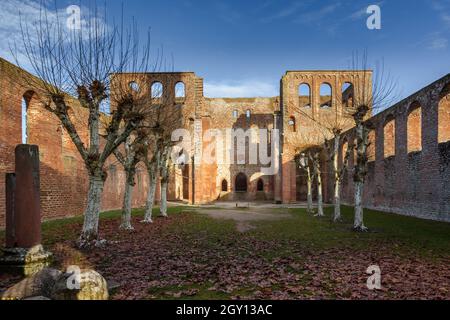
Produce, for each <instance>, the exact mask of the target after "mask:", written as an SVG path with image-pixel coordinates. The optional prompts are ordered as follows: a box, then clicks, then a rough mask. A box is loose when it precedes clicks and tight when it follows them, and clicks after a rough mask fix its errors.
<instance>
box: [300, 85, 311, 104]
mask: <svg viewBox="0 0 450 320" xmlns="http://www.w3.org/2000/svg"><path fill="white" fill-rule="evenodd" d="M298 96H299V101H300V108H306V109H308V108H311V88H310V87H309V84H307V83H302V84H301V85H300V86H299V87H298Z"/></svg>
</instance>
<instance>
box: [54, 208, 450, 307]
mask: <svg viewBox="0 0 450 320" xmlns="http://www.w3.org/2000/svg"><path fill="white" fill-rule="evenodd" d="M195 219H198V217H196V216H193V215H190V214H180V215H176V216H172V217H170V218H169V219H156V221H155V223H154V224H152V225H143V224H140V223H139V219H138V218H135V219H134V221H133V224H134V226H135V228H136V230H135V231H134V232H131V233H128V232H119V231H118V226H119V221H113V220H108V221H104V222H103V223H102V226H101V232H102V235H103V236H104V237H105V238H107V239H110V240H115V241H114V242H112V243H110V244H109V245H108V246H107V248H105V249H95V250H91V251H84V252H82V253H81V254H82V255H81V256H82V257H81V256H80V252H78V251H77V250H75V249H73V248H74V243H72V242H66V243H64V244H59V245H58V246H57V247H56V249H57V250H56V251H55V255H56V256H57V258H58V259H59V263H60V264H61V265H62V264H64V265H67V264H70V263H71V261H70V260H71V259H74V261H73V262H76V263H85V264H87V265H88V266H90V267H93V268H95V269H96V270H97V271H99V272H100V273H101V274H102V275H103V276H104V277H105V278H106V279H107V280H112V281H114V282H117V283H119V284H120V288H119V289H118V291H117V292H116V293H115V294H114V295H113V299H149V298H175V299H178V298H189V297H191V298H195V297H199V294H202V297H204V296H205V295H206V296H207V297H212V298H214V297H228V298H232V299H335V298H337V299H450V272H449V269H448V267H449V265H450V263H449V262H450V260H449V257H448V256H446V257H440V258H436V259H428V258H424V257H416V256H414V255H413V254H411V256H399V255H396V254H394V253H393V252H392V250H391V247H390V244H389V243H379V244H377V245H374V246H373V247H371V248H370V249H369V250H363V249H354V248H348V247H345V246H344V247H339V248H331V249H326V250H315V249H312V248H311V247H308V246H307V245H305V244H302V243H298V242H295V241H293V240H279V241H274V240H271V241H268V240H262V239H259V238H257V237H256V236H254V235H252V233H244V234H241V233H238V232H231V231H230V232H229V233H227V234H224V235H222V236H221V237H217V236H211V234H210V233H209V231H208V230H202V231H201V232H189V228H186V226H187V225H189V224H195V223H196V221H195ZM217 223H220V222H217ZM72 227H74V228H79V226H78V225H76V226H75V225H74V226H72ZM177 230H178V231H177ZM64 246H66V247H67V248H66V249H63V247H64ZM74 252H75V253H74ZM373 264H376V265H379V266H380V268H381V271H382V289H381V290H377V291H370V290H368V289H367V287H366V281H367V278H368V276H369V275H367V274H366V269H367V267H369V266H370V265H373Z"/></svg>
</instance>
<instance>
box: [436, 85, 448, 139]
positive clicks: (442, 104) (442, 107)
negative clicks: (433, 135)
mask: <svg viewBox="0 0 450 320" xmlns="http://www.w3.org/2000/svg"><path fill="white" fill-rule="evenodd" d="M439 98H440V100H439V107H438V143H443V142H447V141H450V125H449V123H450V83H447V85H446V86H445V87H444V89H442V91H441V94H440V95H439Z"/></svg>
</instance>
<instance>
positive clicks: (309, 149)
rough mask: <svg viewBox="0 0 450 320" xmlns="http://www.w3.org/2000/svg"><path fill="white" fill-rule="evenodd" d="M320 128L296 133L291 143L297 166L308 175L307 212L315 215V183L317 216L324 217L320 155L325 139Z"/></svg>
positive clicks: (293, 134)
mask: <svg viewBox="0 0 450 320" xmlns="http://www.w3.org/2000/svg"><path fill="white" fill-rule="evenodd" d="M319 129H320V128H319V127H313V128H310V129H309V130H308V129H306V130H303V131H296V132H295V133H292V140H291V141H290V143H291V144H292V145H293V146H294V149H295V152H296V157H295V158H296V164H297V166H298V167H299V168H300V169H301V170H303V171H304V172H305V173H306V186H307V212H308V213H313V209H312V208H313V194H312V189H313V188H312V186H313V182H314V181H315V182H316V189H317V214H316V216H319V217H322V216H323V215H324V211H323V185H322V171H321V167H320V155H321V153H322V147H321V144H322V142H323V141H324V139H325V137H324V135H323V132H322V131H321V130H319Z"/></svg>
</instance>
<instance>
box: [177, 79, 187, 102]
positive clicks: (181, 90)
mask: <svg viewBox="0 0 450 320" xmlns="http://www.w3.org/2000/svg"><path fill="white" fill-rule="evenodd" d="M175 98H177V99H183V98H186V86H185V85H184V83H183V82H178V83H177V84H176V85H175Z"/></svg>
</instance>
